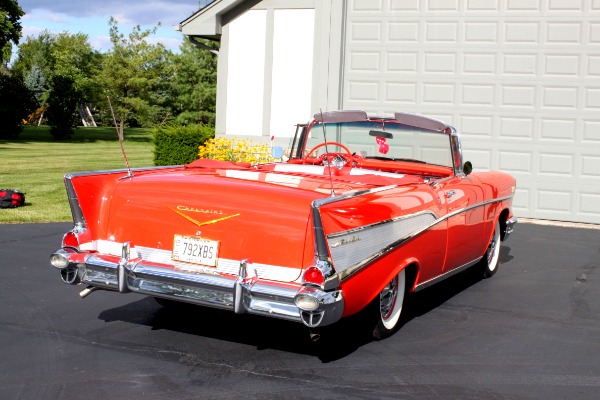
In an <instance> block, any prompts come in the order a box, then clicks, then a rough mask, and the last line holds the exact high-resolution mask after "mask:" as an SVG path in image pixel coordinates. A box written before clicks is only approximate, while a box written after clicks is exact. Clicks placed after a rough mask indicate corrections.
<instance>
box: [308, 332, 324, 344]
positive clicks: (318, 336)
mask: <svg viewBox="0 0 600 400" xmlns="http://www.w3.org/2000/svg"><path fill="white" fill-rule="evenodd" d="M308 335H309V337H310V341H311V342H318V341H319V339H321V334H320V333H319V331H317V330H314V329H309V330H308Z"/></svg>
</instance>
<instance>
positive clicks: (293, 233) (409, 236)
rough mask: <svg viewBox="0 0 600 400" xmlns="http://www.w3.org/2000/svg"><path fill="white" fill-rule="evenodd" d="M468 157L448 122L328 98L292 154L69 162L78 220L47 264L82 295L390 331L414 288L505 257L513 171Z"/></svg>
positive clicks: (491, 269)
mask: <svg viewBox="0 0 600 400" xmlns="http://www.w3.org/2000/svg"><path fill="white" fill-rule="evenodd" d="M277 150H281V149H277ZM471 170H472V166H471V163H470V162H464V161H463V156H462V151H461V141H460V137H459V134H458V132H457V131H456V130H455V129H454V128H453V127H452V126H450V125H447V124H445V123H443V122H441V121H438V120H434V119H431V118H427V117H424V116H419V115H414V114H406V113H396V114H395V115H394V116H393V117H385V118H383V117H369V116H368V115H367V114H366V113H365V112H362V111H333V112H325V113H321V114H317V115H316V116H315V117H314V119H313V120H312V121H311V122H310V123H308V124H306V125H298V127H297V129H296V134H295V136H294V137H293V138H292V141H291V145H290V148H289V149H288V151H287V156H286V157H285V161H284V162H276V163H269V164H262V165H257V166H251V165H249V164H243V163H233V162H225V161H215V160H206V159H200V160H197V161H195V162H193V163H191V164H188V165H184V166H175V167H161V168H147V169H136V170H133V171H131V170H118V171H96V172H81V173H71V174H67V175H66V176H65V184H66V189H67V193H68V199H69V203H70V206H71V211H72V214H73V220H74V228H73V229H72V230H71V231H70V232H67V233H66V234H65V236H64V238H63V240H62V246H61V248H60V249H59V250H57V251H56V252H55V253H53V254H52V256H51V264H52V265H53V266H54V267H56V268H58V269H59V270H60V275H61V277H62V279H63V281H65V282H66V283H69V284H84V285H85V286H86V288H85V289H84V290H83V291H82V292H81V296H82V297H85V296H86V295H88V294H89V293H91V292H92V291H94V290H96V289H105V290H111V291H115V292H120V293H127V292H137V293H142V294H146V295H149V296H153V297H155V298H156V299H157V300H158V301H159V303H161V304H165V303H169V302H170V303H172V302H173V301H181V302H187V303H193V304H198V305H203V306H210V307H218V308H223V309H227V310H231V311H233V312H235V313H252V314H258V315H263V316H270V317H276V318H283V319H287V320H292V321H297V322H299V323H303V324H304V325H306V326H307V327H309V328H311V329H317V328H319V327H323V326H326V325H329V324H333V323H335V322H336V321H338V320H340V318H343V317H346V316H350V315H353V314H356V313H358V312H360V311H361V310H370V312H371V313H372V315H373V317H374V318H373V326H371V327H369V328H370V329H372V332H373V336H374V337H375V338H383V337H386V336H388V335H390V334H391V333H392V332H393V331H394V329H395V328H397V326H398V325H399V324H398V321H399V318H400V314H401V311H402V305H403V300H404V297H405V295H406V293H409V292H413V291H418V290H420V289H423V288H425V287H427V286H429V285H431V284H433V283H435V282H438V281H440V280H441V279H444V278H446V277H448V276H451V275H453V274H455V273H457V272H459V271H462V270H464V269H465V268H468V267H473V268H477V269H478V270H479V272H480V273H481V274H482V276H483V277H490V276H492V275H494V273H495V272H496V271H497V269H498V259H499V251H500V243H501V241H503V240H506V239H507V238H508V236H509V234H510V233H511V232H512V230H513V227H514V225H515V223H516V218H515V217H514V216H513V214H512V211H511V204H512V199H513V195H514V193H515V180H514V179H513V178H512V177H511V176H509V175H507V174H504V173H501V172H478V173H471V172H472V171H471ZM365 312H367V311H365Z"/></svg>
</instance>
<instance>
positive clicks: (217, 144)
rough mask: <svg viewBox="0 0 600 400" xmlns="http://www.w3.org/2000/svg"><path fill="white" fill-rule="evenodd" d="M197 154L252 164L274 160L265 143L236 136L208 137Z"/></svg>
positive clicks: (202, 156) (203, 156) (214, 158)
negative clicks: (239, 138) (257, 142)
mask: <svg viewBox="0 0 600 400" xmlns="http://www.w3.org/2000/svg"><path fill="white" fill-rule="evenodd" d="M198 155H199V156H200V158H210V159H213V160H221V161H235V162H248V163H250V164H252V165H256V164H263V163H269V162H273V161H274V160H273V156H271V152H270V149H269V146H267V144H265V143H261V144H254V142H253V141H252V140H238V138H237V137H234V138H233V139H230V138H225V137H219V138H212V139H209V140H207V141H206V142H205V143H204V145H202V146H200V147H199V149H198Z"/></svg>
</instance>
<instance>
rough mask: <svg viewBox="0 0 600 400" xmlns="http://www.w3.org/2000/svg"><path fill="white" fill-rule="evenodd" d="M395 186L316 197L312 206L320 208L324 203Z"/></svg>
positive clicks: (395, 186) (381, 190)
mask: <svg viewBox="0 0 600 400" xmlns="http://www.w3.org/2000/svg"><path fill="white" fill-rule="evenodd" d="M397 187H398V185H389V186H381V187H377V188H373V189H365V190H356V191H350V192H346V193H344V194H341V195H339V196H330V197H323V198H321V199H317V200H315V201H313V203H312V207H313V208H320V207H321V206H324V205H325V204H331V203H336V202H338V201H343V200H347V199H351V198H354V197H359V196H365V195H367V194H372V193H378V192H383V191H385V190H390V189H395V188H397Z"/></svg>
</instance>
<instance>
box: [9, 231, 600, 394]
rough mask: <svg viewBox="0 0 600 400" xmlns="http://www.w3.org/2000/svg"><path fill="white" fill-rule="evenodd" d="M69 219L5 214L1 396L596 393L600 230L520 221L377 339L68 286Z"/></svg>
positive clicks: (349, 327) (414, 300)
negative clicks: (16, 219) (54, 256)
mask: <svg viewBox="0 0 600 400" xmlns="http://www.w3.org/2000/svg"><path fill="white" fill-rule="evenodd" d="M68 229H70V224H33V225H0V399H11V400H14V399H27V400H31V399H53V400H56V399H86V400H94V399H102V400H106V399H169V400H176V399H217V398H218V399H222V398H238V399H252V398H262V399H270V398H274V399H287V398H294V399H296V398H310V399H314V398H331V399H344V400H348V399H398V398H402V399H404V398H406V399H420V400H425V399H597V398H599V397H600V287H599V283H600V269H599V268H598V266H599V265H600V230H591V229H579V228H561V227H554V226H540V225H534V224H523V223H520V224H518V225H517V227H516V231H515V233H514V234H513V235H512V236H511V238H510V239H509V241H508V242H506V243H505V244H504V247H503V248H502V253H501V265H500V270H499V271H498V273H497V274H496V275H495V276H494V277H493V278H491V279H487V280H479V279H478V278H477V277H476V276H475V275H474V274H473V273H470V272H469V271H466V272H465V273H461V274H458V275H456V276H454V277H452V278H451V279H449V280H447V281H445V282H442V283H440V284H438V285H436V286H433V287H431V288H428V289H426V290H424V291H422V292H419V293H418V294H416V295H414V296H412V297H410V298H409V302H408V305H407V306H406V309H405V317H404V325H403V327H402V328H401V329H400V331H398V332H397V333H396V334H395V335H393V336H392V337H390V338H388V339H386V340H383V341H380V342H374V341H370V340H367V339H366V338H365V337H363V336H362V335H360V334H359V333H358V332H359V331H360V330H359V329H358V328H359V327H357V323H356V321H355V320H349V321H347V322H345V323H342V324H340V326H338V327H337V328H336V329H334V330H332V331H331V332H328V334H329V340H328V341H325V342H322V343H316V344H315V343H312V342H310V341H309V339H308V335H307V332H306V330H305V329H304V327H303V326H302V325H299V324H295V323H291V322H286V321H279V320H272V319H268V318H263V317H256V316H249V315H241V316H240V315H234V314H232V313H228V312H224V311H219V310H212V309H203V308H199V307H182V308H177V309H175V310H169V309H165V308H162V307H160V306H159V305H158V304H157V303H156V302H155V301H154V300H153V299H151V298H146V297H143V296H139V295H136V294H127V295H120V294H116V293H109V292H104V291H98V292H95V293H93V294H92V295H90V296H89V297H88V298H86V299H84V300H82V299H80V298H79V296H78V292H79V291H80V290H81V289H82V288H81V287H74V286H67V285H65V284H63V283H62V282H61V281H60V279H59V276H58V272H57V271H56V270H54V269H53V268H52V267H51V266H50V265H49V262H48V256H49V254H50V253H51V252H52V251H54V250H56V249H57V247H58V245H59V243H60V240H61V237H62V235H63V234H64V232H66V231H67V230H68Z"/></svg>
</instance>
